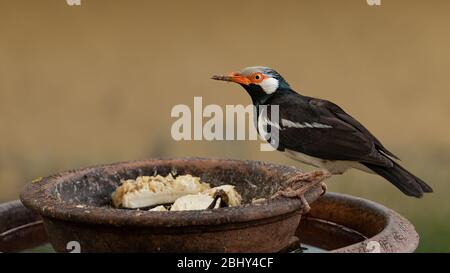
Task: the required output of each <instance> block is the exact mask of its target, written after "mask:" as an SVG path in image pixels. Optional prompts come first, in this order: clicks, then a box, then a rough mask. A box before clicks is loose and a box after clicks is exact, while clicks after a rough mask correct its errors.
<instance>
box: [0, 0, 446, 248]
mask: <svg viewBox="0 0 450 273" xmlns="http://www.w3.org/2000/svg"><path fill="white" fill-rule="evenodd" d="M449 12H450V2H449V1H437V0H434V1H411V0H408V1H406V0H405V1H400V0H396V1H392V0H391V1H389V0H382V6H380V7H370V6H368V5H367V4H366V1H365V0H351V1H350V0H346V1H333V0H329V1H323V0H322V1H286V0H284V1H263V0H258V1H237V0H229V1H207V0H205V1H199V0H191V1H181V0H180V1H173V0H172V1H106V0H95V1H94V0H82V5H81V6H80V7H69V6H68V5H67V4H66V3H65V1H64V0H44V1H26V0H14V1H12V0H0V201H7V200H13V199H16V198H17V197H18V194H19V192H20V190H21V188H22V186H23V185H24V184H25V183H27V182H28V181H30V180H32V179H34V178H35V177H38V176H46V175H49V174H51V173H54V172H57V171H60V170H63V169H67V168H76V167H82V166H87V165H91V164H99V163H108V162H116V161H124V160H132V159H141V158H151V157H155V156H163V157H173V156H205V157H209V156H214V157H230V158H241V159H254V160H264V161H271V162H277V163H282V164H289V165H295V166H298V167H300V168H304V169H310V168H309V167H305V166H304V165H301V164H300V163H297V162H294V161H292V160H290V159H287V158H284V157H283V155H281V154H278V153H267V152H259V142H258V141H232V142H231V141H230V142H206V141H201V142H194V141H191V142H186V141H182V142H175V141H173V140H172V138H171V136H170V126H171V124H172V122H173V119H171V118H170V110H171V108H172V106H174V105H176V104H180V103H182V104H188V105H192V104H193V97H194V96H202V97H203V101H204V104H212V103H214V104H219V105H222V106H224V105H225V104H245V105H246V104H248V103H250V100H249V98H248V97H247V95H246V94H245V92H244V91H243V90H241V89H240V88H239V87H238V86H233V85H228V84H223V83H219V82H214V81H211V80H210V79H209V77H210V76H211V75H212V74H215V73H224V72H229V71H231V70H236V69H241V68H243V67H245V66H252V65H265V66H270V67H273V68H275V69H277V70H278V71H279V72H280V73H281V74H282V75H284V76H285V78H287V80H288V81H289V82H290V83H291V85H292V86H293V87H294V88H295V89H296V90H298V91H300V92H302V93H304V94H306V95H311V96H316V97H321V98H326V99H330V100H332V101H334V102H336V103H338V104H339V105H341V106H342V107H343V108H344V109H346V110H347V111H348V112H350V113H351V114H352V115H354V116H355V117H357V118H358V119H359V120H360V121H361V122H362V123H364V124H366V125H367V127H368V128H369V129H370V130H371V131H372V132H373V133H374V134H375V135H377V136H378V137H379V138H380V139H381V140H382V141H383V142H384V143H385V145H386V146H387V147H389V148H390V149H391V150H393V151H394V152H395V153H396V154H398V155H399V156H400V157H401V158H402V159H403V164H404V165H405V166H406V167H408V168H409V169H410V170H411V171H412V172H414V173H415V174H417V175H418V176H420V177H422V178H423V179H424V180H426V181H428V182H429V183H430V184H431V185H432V186H433V187H434V189H435V191H436V192H435V193H434V194H432V195H428V196H426V197H425V198H424V199H422V200H416V199H412V198H407V197H405V196H403V195H402V194H401V193H400V192H399V191H397V190H396V189H394V188H393V187H392V186H391V185H390V184H389V183H387V182H385V181H384V180H383V179H382V178H379V177H376V176H372V175H368V174H363V173H361V172H357V171H352V172H349V173H348V174H346V175H344V176H342V177H335V178H333V179H332V180H330V181H329V183H328V184H329V186H330V189H331V190H333V191H339V192H345V193H349V194H354V195H358V196H362V197H365V198H369V199H372V200H375V201H377V202H380V203H382V204H385V205H387V206H389V207H391V208H393V209H395V210H397V211H399V212H400V213H402V214H403V215H405V216H406V217H408V218H409V219H411V221H412V222H413V223H414V224H415V225H416V227H417V229H418V231H419V233H420V234H421V236H422V244H421V248H420V250H421V251H449V250H450V243H449V242H450V238H449V237H450V235H449V233H448V229H449V228H450V220H448V219H449V217H450V201H449V199H448V196H447V194H448V193H449V189H450V186H449V185H448V180H449V178H450V168H449V163H450V153H449V151H450V137H449V134H450V126H449V117H450V107H449V106H450V94H449V83H450V79H449V76H448V74H449V71H450V53H449V43H450V35H449V34H450V33H449V32H450V31H449V29H450V28H449V26H450V16H449Z"/></svg>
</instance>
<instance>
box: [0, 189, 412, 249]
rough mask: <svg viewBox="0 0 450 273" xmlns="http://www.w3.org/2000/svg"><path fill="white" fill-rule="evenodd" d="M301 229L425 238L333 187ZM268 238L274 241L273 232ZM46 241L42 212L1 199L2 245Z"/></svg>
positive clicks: (371, 237) (384, 242)
mask: <svg viewBox="0 0 450 273" xmlns="http://www.w3.org/2000/svg"><path fill="white" fill-rule="evenodd" d="M366 217H368V218H366ZM367 219H369V220H368V221H366V220H367ZM297 235H298V236H299V237H300V238H301V241H302V243H305V244H308V245H310V246H314V247H316V248H318V249H320V251H324V252H332V253H335V252H349V253H352V252H373V251H377V250H379V252H387V253H392V252H397V253H398V252H413V251H414V250H415V249H416V247H417V244H418V242H419V237H418V235H417V233H416V232H415V230H414V227H413V226H412V225H411V224H410V223H409V222H408V221H407V220H406V219H405V218H403V217H402V216H400V215H399V214H397V213H395V212H393V211H392V210H390V209H388V208H386V207H383V206H381V205H379V204H376V203H374V202H371V201H368V200H364V199H361V198H356V197H352V196H348V195H343V194H337V193H327V194H326V195H325V196H322V197H320V198H319V199H318V200H317V201H316V202H314V203H313V204H312V210H311V213H309V214H308V216H307V217H303V218H302V221H301V224H300V226H299V227H298V229H297ZM267 241H269V242H272V240H271V239H270V238H267ZM46 242H48V241H47V236H46V232H45V229H44V225H43V221H42V219H41V218H40V216H39V215H37V214H35V213H34V212H32V211H30V210H28V209H27V208H25V207H24V206H23V205H22V203H20V201H18V200H17V201H13V202H9V203H4V204H0V251H2V252H17V251H24V250H27V249H33V248H35V247H37V246H40V245H42V244H44V243H46ZM371 242H372V243H371ZM373 242H375V243H373ZM377 245H379V246H380V248H379V249H377ZM46 251H48V249H46Z"/></svg>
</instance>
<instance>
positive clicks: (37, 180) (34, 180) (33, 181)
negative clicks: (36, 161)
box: [31, 176, 44, 184]
mask: <svg viewBox="0 0 450 273" xmlns="http://www.w3.org/2000/svg"><path fill="white" fill-rule="evenodd" d="M42 179H44V178H43V177H42V176H39V177H38V178H35V179H33V180H32V181H31V183H33V184H34V183H39V182H41V181H42Z"/></svg>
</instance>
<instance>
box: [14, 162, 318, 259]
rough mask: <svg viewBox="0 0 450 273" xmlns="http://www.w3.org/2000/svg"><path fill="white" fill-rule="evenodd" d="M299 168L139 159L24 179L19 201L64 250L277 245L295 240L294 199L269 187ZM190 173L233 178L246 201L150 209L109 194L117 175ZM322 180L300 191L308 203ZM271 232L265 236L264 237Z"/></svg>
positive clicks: (297, 214) (263, 248) (220, 180)
mask: <svg viewBox="0 0 450 273" xmlns="http://www.w3.org/2000/svg"><path fill="white" fill-rule="evenodd" d="M298 172H299V170H298V169H295V168H292V167H287V166H280V165H274V164H269V163H262V162H255V161H239V160H223V159H201V158H184V159H170V160H159V159H156V160H142V161H134V162H125V163H118V164H111V165H103V166H95V167H89V168H84V169H79V170H73V171H66V172H61V173H58V174H56V175H53V176H50V177H47V178H44V179H42V180H41V181H38V182H35V183H30V184H28V185H27V186H26V187H25V189H24V190H23V192H22V194H21V201H22V202H23V204H24V205H25V206H26V207H28V208H29V209H31V210H33V211H34V212H36V213H38V214H40V216H41V217H42V219H43V223H44V226H45V229H46V231H47V235H48V238H49V241H50V243H51V244H52V246H53V247H54V249H55V250H56V251H58V252H66V251H67V246H68V243H69V242H71V241H76V242H77V243H79V245H80V248H81V249H80V250H81V252H279V251H283V250H284V249H289V248H290V247H291V246H293V245H296V244H297V245H298V238H297V237H296V236H295V234H296V228H297V226H298V225H299V222H300V219H301V211H302V208H303V205H302V203H301V202H300V200H298V199H288V198H276V199H270V200H267V201H265V202H263V203H260V204H251V200H252V199H253V198H262V197H268V196H271V195H272V194H274V193H275V192H276V191H277V190H278V189H279V187H280V186H281V185H283V183H285V182H286V181H287V180H288V179H289V177H291V176H292V175H294V174H296V173H298ZM155 173H158V174H161V175H167V174H169V173H173V174H191V175H194V176H199V177H201V179H202V180H203V181H205V182H208V183H210V184H211V185H212V186H218V185H222V184H233V185H235V186H236V188H237V190H238V191H239V192H240V193H241V195H242V197H243V201H244V203H247V204H248V205H245V206H241V207H234V208H220V209H215V210H204V211H180V212H150V211H137V210H126V209H116V208H113V207H111V205H110V201H111V200H110V195H111V193H112V192H113V191H114V190H115V188H116V187H117V186H118V185H120V180H121V179H134V178H136V177H137V176H141V175H154V174H155ZM321 192H322V190H321V188H320V186H317V187H313V188H311V190H310V191H308V192H307V194H306V199H307V200H308V202H309V203H312V202H313V201H315V200H316V199H317V198H318V197H319V196H320V194H321ZM267 238H271V240H267Z"/></svg>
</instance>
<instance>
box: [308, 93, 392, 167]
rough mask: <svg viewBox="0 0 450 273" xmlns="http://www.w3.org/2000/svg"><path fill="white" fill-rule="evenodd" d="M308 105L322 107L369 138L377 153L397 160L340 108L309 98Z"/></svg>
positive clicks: (324, 101)
mask: <svg viewBox="0 0 450 273" xmlns="http://www.w3.org/2000/svg"><path fill="white" fill-rule="evenodd" d="M309 103H310V104H311V105H312V106H313V107H319V108H320V107H322V108H326V109H328V110H329V111H331V112H332V113H333V114H334V115H335V116H336V117H337V118H339V119H341V120H342V121H344V122H346V123H348V124H350V125H352V126H353V127H354V128H356V129H358V130H359V131H360V132H361V133H363V134H364V135H365V136H367V137H368V138H370V139H371V140H372V141H373V143H374V144H375V148H376V149H377V150H379V151H382V152H383V153H385V154H386V155H388V156H391V157H393V158H395V159H399V158H398V157H397V156H396V155H395V154H393V153H391V152H390V151H389V150H388V149H386V148H385V147H384V146H383V144H381V142H380V141H379V140H378V139H377V138H376V137H375V136H374V135H373V134H372V133H371V132H370V131H369V130H367V129H366V128H365V127H364V126H363V125H362V124H361V123H360V122H359V121H357V120H356V119H354V118H353V117H352V116H350V115H349V114H347V113H346V112H345V111H344V110H343V109H342V108H341V107H339V106H337V105H336V104H334V103H332V102H330V101H327V100H322V99H315V98H310V101H309Z"/></svg>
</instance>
